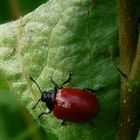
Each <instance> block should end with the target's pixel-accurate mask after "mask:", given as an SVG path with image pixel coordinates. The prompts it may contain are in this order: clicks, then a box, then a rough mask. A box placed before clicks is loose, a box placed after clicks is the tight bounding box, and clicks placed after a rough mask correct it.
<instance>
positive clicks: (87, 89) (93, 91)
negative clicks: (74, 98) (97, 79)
mask: <svg viewBox="0 0 140 140" xmlns="http://www.w3.org/2000/svg"><path fill="white" fill-rule="evenodd" d="M83 90H84V91H88V92H91V93H96V92H97V90H94V89H91V88H83Z"/></svg>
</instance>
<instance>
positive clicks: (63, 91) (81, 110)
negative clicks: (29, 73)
mask: <svg viewBox="0 0 140 140" xmlns="http://www.w3.org/2000/svg"><path fill="white" fill-rule="evenodd" d="M71 76H72V73H70V74H69V77H68V79H67V80H66V81H65V82H63V83H62V84H61V86H60V87H59V86H58V85H57V84H56V83H55V82H54V81H53V80H52V79H51V82H52V83H53V85H54V89H52V90H49V91H42V90H41V89H40V87H39V85H38V84H37V83H36V81H35V80H34V79H33V78H32V77H30V79H31V80H32V81H33V82H34V83H35V84H36V85H37V87H38V89H39V90H40V92H41V93H42V95H41V98H40V99H39V100H38V102H37V103H36V104H35V106H34V107H33V109H35V108H36V106H37V105H38V103H39V102H40V101H42V102H45V103H46V106H47V108H48V109H49V111H48V112H42V113H41V114H40V115H39V116H38V117H39V118H40V117H41V116H42V115H44V114H46V115H47V114H49V113H51V112H52V111H53V114H54V116H56V117H57V118H58V119H61V120H63V123H64V121H65V120H68V121H72V122H76V123H80V122H81V123H82V122H90V121H91V120H92V119H93V118H95V117H96V115H97V114H98V112H99V110H100V105H99V102H98V100H97V98H96V95H95V94H92V93H91V91H93V90H91V89H88V88H87V89H83V90H81V89H73V88H63V86H64V85H65V84H66V83H68V82H70V80H71Z"/></svg>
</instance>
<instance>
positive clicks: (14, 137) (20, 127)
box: [0, 0, 56, 140]
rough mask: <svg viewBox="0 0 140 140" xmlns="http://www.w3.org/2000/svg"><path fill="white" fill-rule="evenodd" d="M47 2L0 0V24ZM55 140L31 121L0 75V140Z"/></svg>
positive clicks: (38, 0) (41, 0) (37, 0)
mask: <svg viewBox="0 0 140 140" xmlns="http://www.w3.org/2000/svg"><path fill="white" fill-rule="evenodd" d="M46 1H47V0H0V24H2V23H7V22H10V21H13V20H16V19H18V18H19V17H20V16H24V15H25V14H27V13H29V12H31V11H33V10H34V9H36V8H37V7H38V6H40V5H41V4H43V3H45V2H46ZM46 139H47V140H50V139H53V140H55V139H56V137H55V136H54V135H52V134H50V133H47V134H46V133H45V132H44V131H43V129H41V128H40V127H39V126H38V125H37V124H36V122H34V120H33V119H32V117H31V116H30V114H29V113H28V111H27V110H26V109H25V108H24V107H22V106H21V105H20V104H19V103H18V102H17V100H16V98H15V97H14V96H13V94H12V92H11V91H10V90H9V88H8V86H7V84H6V82H5V81H4V79H3V77H2V75H0V140H46Z"/></svg>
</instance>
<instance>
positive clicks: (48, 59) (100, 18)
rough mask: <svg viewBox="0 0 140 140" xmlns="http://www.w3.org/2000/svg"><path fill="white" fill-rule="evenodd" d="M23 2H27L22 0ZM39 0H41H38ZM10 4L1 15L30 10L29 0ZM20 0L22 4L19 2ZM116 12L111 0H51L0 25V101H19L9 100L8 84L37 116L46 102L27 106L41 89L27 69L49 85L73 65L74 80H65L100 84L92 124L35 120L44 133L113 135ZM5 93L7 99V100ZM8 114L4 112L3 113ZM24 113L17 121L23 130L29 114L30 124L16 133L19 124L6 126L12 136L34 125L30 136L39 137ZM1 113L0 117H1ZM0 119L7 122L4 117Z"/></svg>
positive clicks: (66, 139) (67, 138) (67, 139)
mask: <svg viewBox="0 0 140 140" xmlns="http://www.w3.org/2000/svg"><path fill="white" fill-rule="evenodd" d="M24 2H25V3H26V1H24ZM30 2H32V1H30ZM42 2H43V1H39V3H38V4H41V3H42ZM8 4H9V5H10V8H9V11H10V12H9V14H7V15H5V16H6V17H7V18H5V19H4V20H5V21H6V20H10V19H17V18H19V17H20V15H24V14H25V13H28V12H29V11H26V10H28V7H29V1H28V4H27V5H25V4H23V1H14V0H13V1H12V0H11V1H8ZM20 4H21V5H22V6H19V5H20ZM31 5H32V7H31V9H30V10H33V9H35V8H36V7H37V6H38V5H36V3H32V4H31ZM24 8H25V9H24ZM7 11H8V10H7ZM4 13H5V12H4ZM117 17H118V16H117V3H116V1H115V0H110V1H102V0H97V1H88V0H69V1H65V0H50V1H49V2H48V3H45V4H43V5H41V6H40V7H39V8H37V9H36V10H35V11H34V12H32V13H29V14H27V15H26V16H24V17H23V18H19V19H18V20H17V21H15V22H10V23H8V24H3V25H1V26H0V46H1V48H0V49H1V54H0V70H1V75H2V76H3V78H4V79H5V80H6V82H5V81H4V80H3V78H1V83H2V84H1V90H0V91H1V95H4V96H3V97H2V96H1V97H2V98H1V99H2V100H1V102H2V104H3V101H5V103H10V102H11V104H9V106H10V107H11V106H12V105H15V106H18V105H16V104H14V103H13V102H15V99H14V98H13V96H12V97H11V96H10V93H9V90H7V87H8V86H9V87H10V88H11V89H12V91H14V93H15V95H16V97H18V99H19V100H20V101H21V102H22V104H23V105H24V106H26V108H28V110H29V111H30V113H31V114H32V116H33V118H34V119H35V120H36V116H37V115H38V114H39V113H40V112H41V111H42V110H44V109H45V107H44V106H43V105H40V106H39V108H38V109H36V110H35V111H32V110H31V108H32V106H33V104H34V103H35V102H36V101H37V100H38V98H39V94H38V90H37V88H36V86H35V85H34V84H33V83H32V82H31V81H30V80H29V74H30V75H31V76H32V77H33V78H34V79H36V81H37V82H38V83H39V84H40V85H41V88H42V89H45V90H48V89H50V87H51V86H52V85H51V83H50V81H49V79H50V78H51V77H52V78H53V79H54V80H55V81H57V82H58V83H61V82H62V81H63V80H64V79H65V78H66V76H67V74H68V72H69V71H72V72H73V73H74V76H73V79H72V82H71V83H70V84H69V85H67V86H69V87H76V88H83V87H89V88H99V87H101V90H100V91H99V92H100V93H104V94H101V95H100V96H98V99H99V102H100V104H101V112H100V113H99V115H98V117H97V118H96V119H95V125H96V129H95V128H91V126H90V125H89V124H75V123H72V122H67V124H66V125H65V126H61V121H60V120H58V119H56V118H55V117H53V115H49V116H48V117H43V118H41V119H40V120H36V121H37V122H38V123H39V124H40V125H42V127H44V129H45V130H46V132H47V134H48V135H47V137H49V138H48V139H52V138H53V139H57V138H58V139H61V140H71V139H80V140H85V139H87V140H92V139H93V138H94V140H104V139H111V140H115V139H116V137H117V126H118V115H119V109H118V107H119V94H118V93H119V88H120V87H119V77H118V73H117V71H116V70H115V68H114V67H113V66H112V63H111V59H110V54H109V48H110V46H112V48H113V50H114V52H115V54H114V60H115V63H117V62H118V40H119V39H118V20H117ZM1 21H3V20H1ZM6 83H8V86H7V84H6ZM12 98H13V99H12ZM7 99H11V100H10V101H9V100H8V102H7ZM5 110H8V109H4V110H3V108H2V112H3V114H5V113H4V111H5ZM21 110H23V111H21V112H23V113H21V114H25V111H24V109H21ZM19 114H20V113H19ZM6 116H7V114H5V117H4V118H6ZM27 116H28V115H26V117H23V118H24V119H26V120H24V119H20V121H21V124H20V125H22V126H23V128H21V127H20V128H21V130H24V128H26V126H24V122H26V121H27V120H30V122H28V123H27V124H30V125H31V128H29V129H27V130H25V132H23V133H22V134H21V135H19V136H17V138H15V134H16V133H19V131H18V130H19V129H18V125H17V131H15V132H13V131H11V132H10V131H9V136H10V137H14V138H15V139H28V137H29V135H31V133H32V132H35V131H36V133H35V134H36V135H37V136H35V135H32V137H33V139H35V138H37V137H39V138H40V139H41V136H42V133H41V131H40V130H36V129H37V127H36V126H34V125H33V122H32V119H29V118H30V117H29V118H28V117H27ZM1 118H2V119H3V117H1ZM10 118H12V116H11V117H10ZM27 118H28V119H27ZM3 120H4V119H3ZM12 120H14V119H12ZM1 122H8V123H7V124H9V121H8V120H6V121H1ZM16 122H17V120H16ZM12 123H13V121H12ZM5 124H6V123H5ZM1 126H3V127H2V129H3V130H4V131H3V133H2V136H3V137H5V139H8V137H6V136H7V134H6V131H5V130H6V129H5V127H4V126H5V125H1ZM15 126H16V125H15ZM32 127H33V128H32ZM85 128H86V129H85ZM37 132H38V133H37ZM11 134H13V135H14V136H11ZM30 137H31V136H30ZM43 138H44V139H46V136H45V135H44V136H43ZM29 139H31V138H29Z"/></svg>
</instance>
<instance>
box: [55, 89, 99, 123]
mask: <svg viewBox="0 0 140 140" xmlns="http://www.w3.org/2000/svg"><path fill="white" fill-rule="evenodd" d="M55 102H56V105H55V106H54V109H53V114H54V116H56V117H57V118H59V119H62V120H69V121H73V122H77V123H78V122H89V121H91V120H92V119H93V118H95V117H96V115H97V113H98V112H99V102H98V100H97V98H96V95H95V94H92V93H89V92H87V91H84V90H80V89H72V88H62V89H59V90H58V92H57V94H56V98H55Z"/></svg>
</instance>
